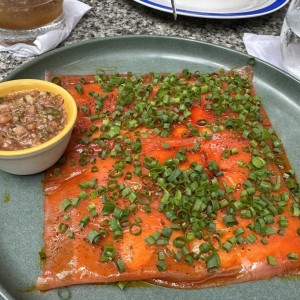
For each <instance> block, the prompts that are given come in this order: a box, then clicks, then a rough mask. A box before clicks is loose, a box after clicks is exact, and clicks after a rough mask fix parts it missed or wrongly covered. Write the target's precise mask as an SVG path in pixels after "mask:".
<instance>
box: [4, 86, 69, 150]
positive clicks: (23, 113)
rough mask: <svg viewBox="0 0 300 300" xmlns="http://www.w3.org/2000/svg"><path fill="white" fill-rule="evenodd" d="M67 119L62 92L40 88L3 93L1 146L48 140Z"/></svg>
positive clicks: (24, 145)
mask: <svg viewBox="0 0 300 300" xmlns="http://www.w3.org/2000/svg"><path fill="white" fill-rule="evenodd" d="M66 122H67V116H66V111H65V108H64V99H63V97H62V96H61V95H58V94H54V93H51V92H47V91H39V90H37V89H33V90H27V91H22V92H14V93H10V94H8V95H6V96H4V97H0V150H10V151H11V150H21V149H25V148H30V147H34V146H37V145H40V144H42V143H45V142H47V141H49V140H50V139H52V138H53V137H55V136H56V135H57V134H58V133H59V132H60V131H62V130H63V128H64V127H65V125H66Z"/></svg>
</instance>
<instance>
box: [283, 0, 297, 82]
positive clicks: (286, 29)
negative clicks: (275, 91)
mask: <svg viewBox="0 0 300 300" xmlns="http://www.w3.org/2000/svg"><path fill="white" fill-rule="evenodd" d="M280 39H281V53H282V59H283V65H284V67H285V68H286V70H287V71H288V72H289V73H290V74H292V75H294V76H296V77H298V78H299V79H300V0H292V1H291V3H290V6H289V8H288V11H287V14H286V16H285V19H284V22H283V26H282V29H281V35H280Z"/></svg>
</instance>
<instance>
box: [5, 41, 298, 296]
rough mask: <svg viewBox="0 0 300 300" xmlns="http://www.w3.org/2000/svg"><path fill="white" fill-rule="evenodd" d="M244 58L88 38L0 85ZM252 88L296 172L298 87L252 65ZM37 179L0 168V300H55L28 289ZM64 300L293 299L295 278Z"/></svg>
mask: <svg viewBox="0 0 300 300" xmlns="http://www.w3.org/2000/svg"><path fill="white" fill-rule="evenodd" d="M248 59H249V56H248V55H246V54H243V53H240V52H237V51H234V50H231V49H228V48H224V47H221V46H217V45H213V44H208V43H202V42H198V41H194V40H188V39H179V38H171V37H161V36H121V37H111V38H103V39H96V40H90V41H87V42H83V43H80V44H76V45H71V46H66V47H63V48H59V49H56V50H54V51H51V52H49V53H46V54H44V55H41V56H40V57H37V58H35V59H33V60H32V61H30V62H29V63H27V64H25V65H23V66H22V67H20V68H18V69H17V70H15V71H14V72H12V73H11V74H10V75H9V76H7V77H6V78H5V79H4V80H11V79H19V78H43V77H44V72H45V71H46V70H49V71H53V72H61V73H72V74H87V73H94V72H96V70H97V69H103V68H106V69H107V68H113V69H116V70H117V71H118V72H127V71H132V72H134V73H137V72H138V73H140V72H149V71H158V72H178V71H180V70H182V69H185V68H188V69H190V70H191V71H197V70H198V71H200V72H211V71H217V70H219V69H220V68H224V69H226V70H229V69H231V68H233V67H241V66H244V65H245V64H247V62H248ZM254 72H255V76H254V85H255V87H256V90H257V92H258V94H259V95H260V96H261V97H262V99H263V104H264V106H265V108H266V110H267V112H268V114H269V117H270V119H271V121H272V123H273V125H274V127H275V129H276V130H277V132H278V134H279V136H280V137H281V139H282V140H283V143H284V145H285V148H286V151H287V154H288V157H289V159H290V161H291V163H292V165H293V167H294V169H295V170H296V173H297V175H298V178H299V175H300V160H299V159H298V156H299V154H300V130H299V125H300V124H299V123H300V121H299V120H300V97H299V92H300V82H299V81H298V80H296V79H295V78H293V77H292V76H289V75H287V74H286V73H284V72H282V71H280V70H278V69H277V68H275V67H272V66H271V65H269V64H267V63H264V62H262V61H260V60H256V63H255V65H254ZM42 179H43V174H37V175H34V176H15V175H9V174H7V173H4V172H1V171H0V230H1V232H0V298H3V299H5V300H11V299H14V300H22V299H28V300H35V299H39V300H40V299H41V300H44V299H45V300H46V299H47V300H48V299H49V300H50V299H51V300H53V299H60V298H59V295H58V290H51V291H49V292H45V293H40V292H37V291H30V290H31V288H32V287H33V286H34V284H35V281H36V279H37V277H38V276H39V274H40V272H41V270H40V264H39V254H38V252H39V251H40V249H41V247H42V245H43V240H42V235H43V197H42ZM68 291H69V292H70V298H69V299H72V300H83V299H87V300H94V299H95V300H96V299H103V300H108V299H109V300H126V299H131V300H135V299H142V298H144V299H147V300H160V299H161V300H163V299H172V300H177V299H178V300H179V299H180V300H181V299H186V300H189V299H195V300H196V299H197V300H199V299H210V300H213V299H283V298H285V299H299V295H300V281H299V280H296V279H278V278H275V279H272V280H264V281H256V282H254V281H253V282H247V283H242V284H233V285H230V286H225V287H216V288H209V289H197V290H176V289H169V288H163V287H158V286H151V287H147V286H144V287H143V286H139V287H130V288H127V289H125V290H120V289H119V288H118V287H116V286H114V285H80V286H73V287H70V288H68Z"/></svg>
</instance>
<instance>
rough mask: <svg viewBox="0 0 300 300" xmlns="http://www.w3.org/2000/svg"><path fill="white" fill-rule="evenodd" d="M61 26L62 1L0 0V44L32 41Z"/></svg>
mask: <svg viewBox="0 0 300 300" xmlns="http://www.w3.org/2000/svg"><path fill="white" fill-rule="evenodd" d="M63 25H64V14H63V0H0V43H8V44H9V43H16V42H27V41H32V40H34V39H35V38H36V37H37V36H38V35H41V34H44V33H46V32H48V31H50V30H53V29H57V28H60V27H61V26H63Z"/></svg>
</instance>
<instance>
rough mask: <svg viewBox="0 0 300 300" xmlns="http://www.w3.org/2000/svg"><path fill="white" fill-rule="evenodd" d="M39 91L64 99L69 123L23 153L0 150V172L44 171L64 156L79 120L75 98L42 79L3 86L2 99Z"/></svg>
mask: <svg viewBox="0 0 300 300" xmlns="http://www.w3.org/2000/svg"><path fill="white" fill-rule="evenodd" d="M32 89H37V90H39V91H47V92H51V93H54V94H60V95H61V96H62V97H63V99H64V107H65V110H66V113H67V124H66V125H65V127H64V128H63V130H62V131H61V132H59V133H58V134H57V135H56V136H55V137H53V138H52V139H50V140H49V141H47V142H45V143H43V144H41V145H38V146H34V147H31V148H26V149H22V150H13V151H9V150H8V151H3V150H0V169H1V170H3V171H5V172H8V173H11V174H17V175H30V174H35V173H39V172H42V171H44V170H46V169H48V168H49V167H51V166H52V165H53V164H55V163H56V162H57V161H58V160H59V158H60V157H61V156H62V154H63V153H64V151H65V149H66V147H67V145H68V143H69V140H70V137H71V134H72V130H73V127H74V125H75V122H76V118H77V105H76V102H75V100H74V99H73V97H72V96H71V95H70V94H69V93H68V92H67V91H66V90H65V89H63V88H62V87H60V86H58V85H56V84H54V83H51V82H47V81H43V80H36V79H18V80H11V81H6V82H1V83H0V97H4V96H6V95H7V94H9V93H13V92H18V91H26V90H32Z"/></svg>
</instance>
